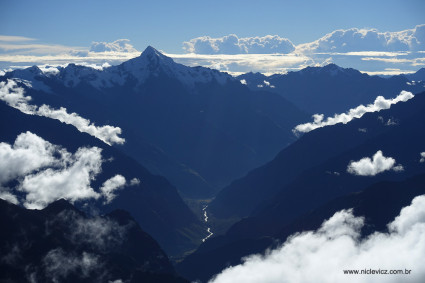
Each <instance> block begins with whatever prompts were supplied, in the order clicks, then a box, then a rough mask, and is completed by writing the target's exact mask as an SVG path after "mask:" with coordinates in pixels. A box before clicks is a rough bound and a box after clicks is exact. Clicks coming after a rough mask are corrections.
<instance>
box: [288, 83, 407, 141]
mask: <svg viewBox="0 0 425 283" xmlns="http://www.w3.org/2000/svg"><path fill="white" fill-rule="evenodd" d="M413 97H414V95H413V94H412V93H411V92H407V91H404V90H403V91H401V92H400V94H399V95H398V96H397V97H396V98H393V99H386V98H384V97H383V96H378V97H377V98H376V99H375V101H374V103H373V104H368V105H367V106H364V105H360V106H357V107H356V108H352V109H350V110H349V111H348V112H346V113H342V114H335V115H334V117H328V118H326V120H324V115H323V114H314V115H313V119H314V121H313V123H305V124H300V125H298V126H296V127H295V128H294V130H293V132H294V133H295V134H299V133H307V132H310V131H312V130H314V129H317V128H321V127H325V126H331V125H335V124H338V123H343V124H347V123H348V122H350V121H351V120H353V119H354V118H360V117H362V116H363V115H364V114H365V113H368V112H378V111H381V110H384V109H389V108H390V107H391V105H393V104H396V103H399V102H406V101H407V100H409V99H411V98H413Z"/></svg>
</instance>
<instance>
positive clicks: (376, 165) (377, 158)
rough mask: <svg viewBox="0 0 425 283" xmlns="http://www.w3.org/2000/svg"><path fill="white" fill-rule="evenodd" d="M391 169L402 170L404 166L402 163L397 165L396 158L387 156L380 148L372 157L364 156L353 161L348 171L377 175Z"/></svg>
mask: <svg viewBox="0 0 425 283" xmlns="http://www.w3.org/2000/svg"><path fill="white" fill-rule="evenodd" d="M389 170H393V171H395V172H400V171H403V170H404V168H403V166H402V165H400V164H398V165H396V160H395V159H394V158H392V157H385V156H384V155H383V153H382V151H380V150H378V151H377V152H376V153H375V154H374V155H373V157H372V158H369V157H364V158H362V159H360V160H359V161H351V162H350V163H349V164H348V166H347V172H348V173H350V174H353V175H357V176H375V175H377V174H379V173H382V172H385V171H389Z"/></svg>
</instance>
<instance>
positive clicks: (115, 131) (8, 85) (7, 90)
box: [0, 79, 125, 145]
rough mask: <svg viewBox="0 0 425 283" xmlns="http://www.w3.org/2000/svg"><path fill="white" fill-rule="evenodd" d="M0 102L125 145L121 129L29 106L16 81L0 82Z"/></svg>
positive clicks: (63, 111) (49, 109)
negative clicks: (97, 124) (96, 124)
mask: <svg viewBox="0 0 425 283" xmlns="http://www.w3.org/2000/svg"><path fill="white" fill-rule="evenodd" d="M0 100H3V101H5V102H6V103H7V104H8V105H10V106H12V107H14V108H16V109H19V110H20V111H22V112H23V113H25V114H30V115H38V116H43V117H48V118H52V119H56V120H59V121H61V122H62V123H65V124H69V125H73V126H74V127H76V128H77V129H78V130H79V131H80V132H85V133H88V134H90V135H92V136H94V137H96V138H98V139H100V140H102V141H103V142H105V143H107V144H109V145H111V144H115V143H116V144H123V143H124V142H125V139H124V138H121V137H120V136H119V135H120V134H121V132H122V131H121V128H119V127H114V126H109V125H106V126H100V127H99V126H95V125H94V123H91V122H90V120H88V119H85V118H83V117H81V116H79V115H78V114H77V113H68V112H67V110H66V108H64V107H61V108H59V109H53V108H51V107H50V106H48V105H45V104H43V105H41V106H40V107H37V106H35V105H31V104H28V101H30V100H31V97H30V96H25V93H24V89H23V88H22V87H19V86H18V84H17V83H16V81H14V80H9V79H8V80H7V82H0Z"/></svg>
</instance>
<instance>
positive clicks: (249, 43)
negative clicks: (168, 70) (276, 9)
mask: <svg viewBox="0 0 425 283" xmlns="http://www.w3.org/2000/svg"><path fill="white" fill-rule="evenodd" d="M183 49H184V50H185V51H186V52H188V53H196V54H265V53H281V54H287V53H291V52H292V51H294V50H295V46H294V45H293V44H292V42H291V41H290V40H289V39H287V38H283V37H280V36H277V35H266V36H263V37H259V36H256V37H241V38H239V37H238V36H237V35H235V34H230V35H226V36H223V37H218V38H212V37H210V36H201V37H197V38H194V39H191V40H189V41H186V42H184V43H183Z"/></svg>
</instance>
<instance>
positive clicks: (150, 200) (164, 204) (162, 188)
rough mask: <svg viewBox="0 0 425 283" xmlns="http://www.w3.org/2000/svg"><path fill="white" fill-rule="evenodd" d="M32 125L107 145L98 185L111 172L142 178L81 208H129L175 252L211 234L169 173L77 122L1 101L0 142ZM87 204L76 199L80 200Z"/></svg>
mask: <svg viewBox="0 0 425 283" xmlns="http://www.w3.org/2000/svg"><path fill="white" fill-rule="evenodd" d="M27 131H30V132H31V133H34V134H36V135H38V136H40V137H42V138H43V139H45V140H47V141H49V142H50V143H52V144H55V145H60V146H62V147H64V148H66V149H67V150H68V151H70V152H75V151H76V150H77V149H78V148H81V147H88V146H90V147H97V148H100V149H102V159H103V160H104V162H103V163H102V167H101V172H100V173H99V175H98V176H97V177H96V179H95V180H92V183H91V186H92V187H93V188H100V187H101V186H102V184H103V183H104V182H105V181H106V180H107V179H108V178H111V177H112V176H114V175H116V174H120V175H122V176H123V177H125V178H126V179H127V180H128V181H130V180H131V179H133V178H137V179H138V180H140V183H138V184H134V185H132V186H126V187H124V188H123V189H122V190H119V191H117V192H116V195H117V197H116V198H115V199H113V201H112V202H111V203H109V204H103V202H102V201H101V200H97V201H88V204H89V205H88V207H86V206H82V207H80V208H84V209H94V210H95V211H96V210H97V211H100V212H103V213H107V212H110V211H111V210H113V209H125V210H127V211H129V212H130V213H131V215H133V216H134V218H135V219H136V220H137V222H138V223H139V224H140V226H141V227H142V228H143V229H144V230H145V231H146V232H148V233H149V234H150V235H152V236H153V237H154V238H155V239H156V240H157V241H158V242H159V243H160V245H161V247H162V248H163V249H164V250H165V251H166V252H167V254H168V255H171V256H175V255H180V254H182V253H183V252H186V251H187V250H191V249H193V248H195V247H196V246H198V245H199V243H200V242H201V239H202V238H203V237H205V236H206V234H207V233H206V232H205V229H204V227H203V225H202V224H201V223H200V222H199V220H198V219H197V217H196V216H195V215H194V214H193V213H192V211H191V210H190V209H189V208H188V207H187V206H186V205H185V203H184V202H183V200H182V199H181V197H180V196H179V194H178V193H177V190H176V189H175V187H173V186H172V185H171V184H170V183H169V182H168V181H167V180H166V179H165V178H163V177H159V176H154V175H152V174H151V173H149V172H148V170H146V169H145V168H144V167H143V166H141V165H140V164H139V163H137V162H136V161H135V160H134V159H132V158H129V157H128V156H126V155H124V154H122V153H121V152H120V151H118V150H117V149H115V148H114V147H111V146H108V145H107V144H105V143H103V142H101V141H100V140H98V139H96V138H94V137H92V136H90V135H88V134H86V133H81V132H79V131H78V130H77V129H75V128H74V127H73V126H70V125H66V124H63V123H61V122H59V121H57V120H53V119H49V118H45V117H39V116H35V115H26V114H23V113H22V112H20V111H19V110H16V109H14V108H12V107H10V106H7V105H6V104H5V103H3V102H0V133H1V134H0V142H6V143H8V144H13V142H14V141H15V139H16V137H17V136H18V135H19V134H21V133H25V132H27ZM107 160H109V161H107ZM82 204H83V203H76V205H80V206H81V205H82Z"/></svg>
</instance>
